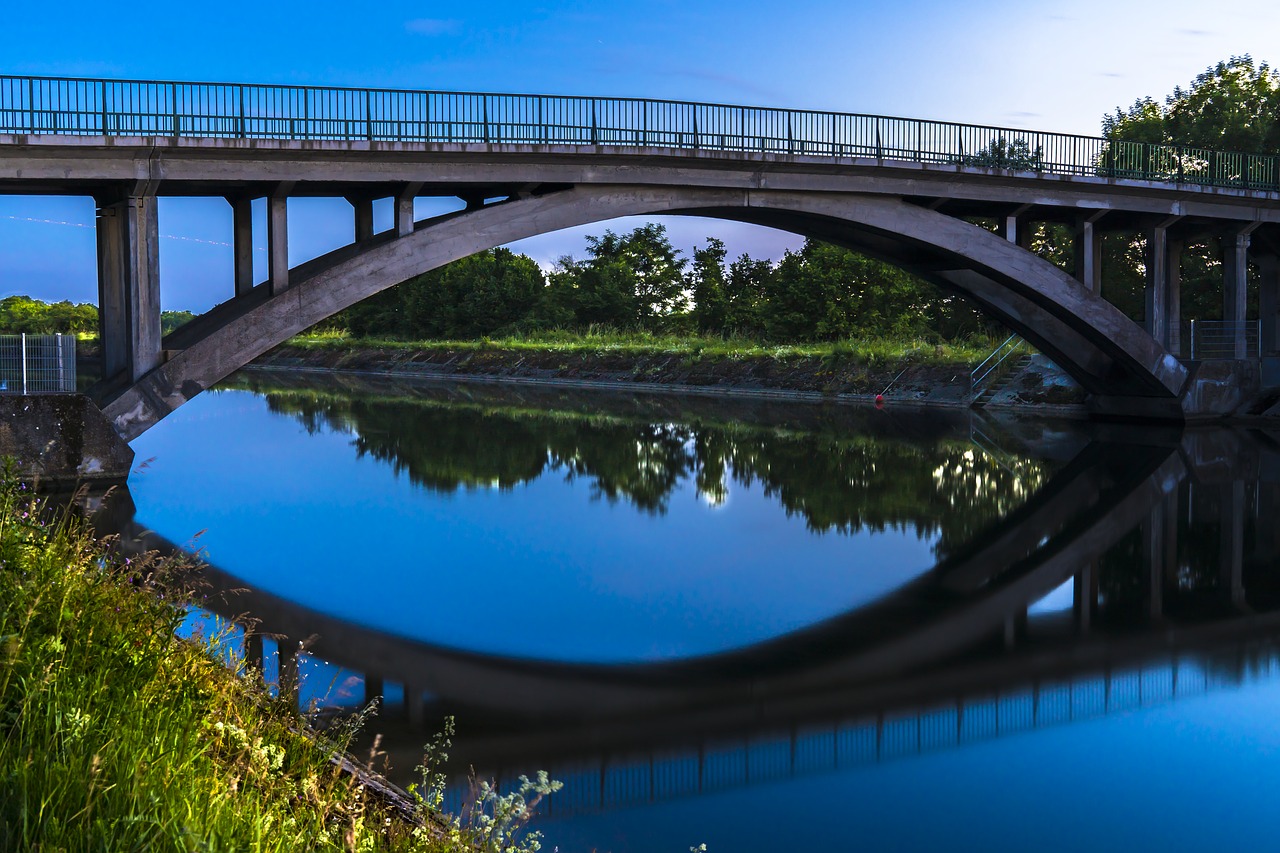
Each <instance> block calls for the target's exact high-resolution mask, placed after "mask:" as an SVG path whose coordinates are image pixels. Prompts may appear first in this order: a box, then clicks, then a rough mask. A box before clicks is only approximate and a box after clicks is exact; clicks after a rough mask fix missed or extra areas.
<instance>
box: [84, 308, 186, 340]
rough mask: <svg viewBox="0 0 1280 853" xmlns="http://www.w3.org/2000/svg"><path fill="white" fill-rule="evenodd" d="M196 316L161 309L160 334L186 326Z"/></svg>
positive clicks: (184, 312)
mask: <svg viewBox="0 0 1280 853" xmlns="http://www.w3.org/2000/svg"><path fill="white" fill-rule="evenodd" d="M95 313H96V312H95ZM195 318H196V315H195V314H192V313H191V312H190V311H161V312H160V334H162V335H167V334H169V333H170V332H172V331H173V330H174V329H176V328H178V327H179V326H185V325H186V324H187V323H190V322H191V321H192V320H194V319H195Z"/></svg>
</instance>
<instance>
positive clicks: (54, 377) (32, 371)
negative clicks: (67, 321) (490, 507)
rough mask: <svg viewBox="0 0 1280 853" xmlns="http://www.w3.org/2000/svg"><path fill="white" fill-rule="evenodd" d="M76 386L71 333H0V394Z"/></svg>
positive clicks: (63, 390)
mask: <svg viewBox="0 0 1280 853" xmlns="http://www.w3.org/2000/svg"><path fill="white" fill-rule="evenodd" d="M75 390H76V338H75V336H74V335H24V334H18V335H0V394H70V393H74V392H75Z"/></svg>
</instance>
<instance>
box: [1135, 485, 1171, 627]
mask: <svg viewBox="0 0 1280 853" xmlns="http://www.w3.org/2000/svg"><path fill="white" fill-rule="evenodd" d="M1142 556H1143V563H1144V565H1145V568H1146V572H1145V575H1144V578H1143V588H1144V590H1145V592H1146V595H1147V616H1148V617H1149V618H1151V619H1152V620H1156V619H1160V618H1161V617H1162V616H1163V615H1164V589H1165V582H1166V580H1165V579H1166V578H1169V579H1176V577H1177V561H1178V495H1177V493H1176V492H1175V493H1174V494H1171V495H1167V496H1165V498H1164V499H1162V500H1161V502H1160V503H1159V504H1157V505H1156V506H1154V507H1152V509H1151V514H1150V515H1149V516H1148V517H1147V521H1146V523H1145V524H1144V525H1143V527H1142Z"/></svg>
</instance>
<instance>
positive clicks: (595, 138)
mask: <svg viewBox="0 0 1280 853" xmlns="http://www.w3.org/2000/svg"><path fill="white" fill-rule="evenodd" d="M591 144H592V145H599V144H600V125H599V119H598V118H597V117H596V99H595V98H592V99H591Z"/></svg>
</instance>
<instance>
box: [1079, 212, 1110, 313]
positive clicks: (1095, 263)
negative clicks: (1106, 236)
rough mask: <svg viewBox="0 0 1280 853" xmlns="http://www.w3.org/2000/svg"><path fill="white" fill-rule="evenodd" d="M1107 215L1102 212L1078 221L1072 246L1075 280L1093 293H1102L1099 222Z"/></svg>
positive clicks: (1083, 217)
mask: <svg viewBox="0 0 1280 853" xmlns="http://www.w3.org/2000/svg"><path fill="white" fill-rule="evenodd" d="M1106 215H1107V211H1105V210H1100V211H1098V212H1097V213H1093V214H1090V215H1089V216H1082V217H1080V218H1079V219H1077V220H1076V227H1075V236H1074V240H1073V244H1072V249H1073V252H1072V254H1073V255H1074V256H1075V278H1076V281H1078V282H1080V283H1081V284H1083V285H1084V286H1085V289H1086V290H1088V291H1090V292H1091V293H1101V292H1102V234H1101V233H1099V231H1098V221H1099V220H1101V219H1102V217H1104V216H1106Z"/></svg>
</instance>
